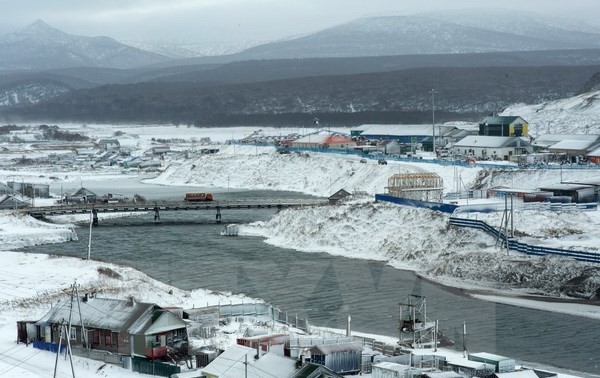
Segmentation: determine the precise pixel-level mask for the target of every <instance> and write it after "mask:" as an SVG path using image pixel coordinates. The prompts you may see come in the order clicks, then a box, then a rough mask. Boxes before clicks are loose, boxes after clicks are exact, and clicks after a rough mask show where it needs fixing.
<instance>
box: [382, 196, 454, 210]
mask: <svg viewBox="0 0 600 378" xmlns="http://www.w3.org/2000/svg"><path fill="white" fill-rule="evenodd" d="M375 201H385V202H392V203H396V204H398V205H404V206H411V207H419V208H423V209H429V210H435V211H441V212H443V213H449V214H452V213H453V212H454V210H456V208H458V206H457V205H451V204H447V203H441V202H427V201H419V200H412V199H408V198H401V197H392V196H387V195H385V194H375Z"/></svg>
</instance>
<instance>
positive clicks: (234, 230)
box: [221, 223, 240, 236]
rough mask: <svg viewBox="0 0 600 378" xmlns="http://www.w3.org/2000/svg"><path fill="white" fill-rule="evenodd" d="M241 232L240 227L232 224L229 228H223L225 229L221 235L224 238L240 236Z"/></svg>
mask: <svg viewBox="0 0 600 378" xmlns="http://www.w3.org/2000/svg"><path fill="white" fill-rule="evenodd" d="M239 232H240V226H238V225H237V224H235V223H232V224H228V225H227V226H225V227H223V229H222V230H221V235H223V236H238V234H239Z"/></svg>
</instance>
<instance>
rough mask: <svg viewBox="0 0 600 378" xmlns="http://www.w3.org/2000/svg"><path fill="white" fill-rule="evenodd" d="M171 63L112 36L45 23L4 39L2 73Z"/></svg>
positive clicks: (0, 49)
mask: <svg viewBox="0 0 600 378" xmlns="http://www.w3.org/2000/svg"><path fill="white" fill-rule="evenodd" d="M167 60H170V59H169V58H167V57H165V56H162V55H159V54H155V53H152V52H148V51H144V50H141V49H137V48H134V47H131V46H127V45H124V44H122V43H120V42H117V41H115V40H114V39H112V38H109V37H83V36H77V35H71V34H67V33H64V32H62V31H60V30H58V29H54V28H52V27H50V26H48V25H47V24H46V23H44V22H43V21H41V20H38V21H36V22H34V23H33V24H31V25H29V26H27V27H25V28H24V29H22V30H20V31H18V32H15V33H11V34H7V35H5V36H3V37H2V38H0V70H47V69H54V68H64V67H111V68H131V67H139V66H143V65H148V64H154V63H160V62H164V61H167Z"/></svg>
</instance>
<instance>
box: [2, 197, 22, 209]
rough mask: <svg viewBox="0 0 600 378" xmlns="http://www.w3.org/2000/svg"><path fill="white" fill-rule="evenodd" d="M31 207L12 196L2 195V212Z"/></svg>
mask: <svg viewBox="0 0 600 378" xmlns="http://www.w3.org/2000/svg"><path fill="white" fill-rule="evenodd" d="M27 206H29V205H28V204H27V203H25V202H23V201H21V200H19V199H17V198H16V197H14V196H11V195H7V194H4V195H0V210H11V209H22V208H24V207H27Z"/></svg>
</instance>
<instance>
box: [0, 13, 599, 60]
mask: <svg viewBox="0 0 600 378" xmlns="http://www.w3.org/2000/svg"><path fill="white" fill-rule="evenodd" d="M258 43H259V42H245V43H238V44H233V43H176V44H168V43H150V42H129V44H130V45H127V44H123V43H120V42H117V41H116V40H114V39H112V38H109V37H83V36H76V35H70V34H67V33H64V32H62V31H60V30H58V29H54V28H52V27H50V26H48V25H47V24H46V23H44V22H43V21H41V20H38V21H36V22H34V23H33V24H31V25H29V26H27V27H25V28H24V29H22V30H21V31H18V32H15V33H12V34H8V35H5V36H4V37H2V38H0V70H47V69H54V68H65V67H106V68H133V67H141V66H147V65H155V66H163V67H166V66H180V65H185V64H223V63H228V62H233V61H242V60H255V59H261V60H263V59H304V58H319V57H321V58H331V57H366V56H394V55H420V54H463V53H484V52H506V51H534V50H565V49H597V48H600V27H597V26H593V25H589V24H586V23H583V22H577V21H571V20H565V19H559V18H548V17H546V16H541V15H538V14H535V13H523V12H519V13H517V12H513V11H508V10H502V9H496V10H463V11H447V12H430V13H423V14H418V15H411V16H387V17H369V18H362V19H358V20H355V21H352V22H348V23H346V24H343V25H339V26H334V27H331V28H328V29H325V30H322V31H319V32H316V33H312V34H309V35H306V36H302V37H298V38H292V39H288V40H284V41H278V42H271V43H264V44H258ZM256 44H258V45H257V46H253V45H256ZM249 46H253V47H250V48H247V47H249ZM240 50H242V51H240ZM184 58H187V59H184Z"/></svg>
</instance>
